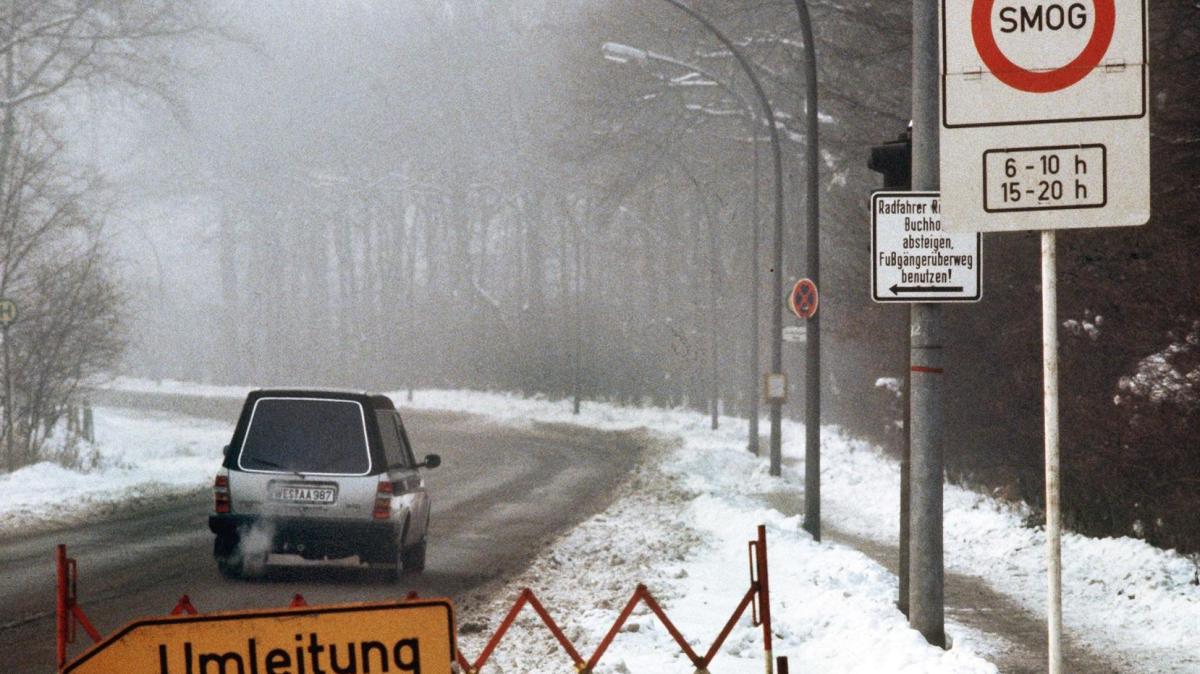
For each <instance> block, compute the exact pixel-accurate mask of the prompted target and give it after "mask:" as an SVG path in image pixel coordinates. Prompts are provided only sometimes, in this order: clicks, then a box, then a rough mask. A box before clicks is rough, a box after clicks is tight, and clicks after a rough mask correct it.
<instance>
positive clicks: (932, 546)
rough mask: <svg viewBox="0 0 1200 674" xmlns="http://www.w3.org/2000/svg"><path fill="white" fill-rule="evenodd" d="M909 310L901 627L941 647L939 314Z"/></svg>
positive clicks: (923, 100) (928, 184)
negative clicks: (905, 584) (907, 515)
mask: <svg viewBox="0 0 1200 674" xmlns="http://www.w3.org/2000/svg"><path fill="white" fill-rule="evenodd" d="M912 24H913V40H912V45H913V78H912V82H913V86H912V117H913V148H912V178H913V181H912V182H913V189H914V190H917V191H930V192H936V191H937V190H938V189H939V188H940V186H941V182H940V180H941V176H940V175H939V174H938V132H939V129H938V124H939V120H938V33H937V30H938V0H913V17H912ZM941 313H942V312H941V307H940V306H939V305H937V304H913V305H912V307H911V320H912V327H911V329H910V332H909V334H910V336H909V361H910V368H909V369H910V373H909V377H910V380H911V390H912V399H911V401H910V403H909V404H910V405H911V406H912V419H911V420H912V428H911V429H910V430H909V433H910V434H911V450H910V451H911V458H910V461H911V465H910V470H911V475H912V485H911V487H912V493H911V499H912V502H911V508H912V519H911V522H910V526H911V540H910V542H909V568H910V571H911V574H912V577H911V578H910V580H909V583H910V586H909V607H908V608H909V613H908V622H909V624H910V625H912V626H913V628H915V629H916V630H918V631H919V632H920V633H921V634H922V635H924V637H925V639H926V640H927V641H928V642H929V643H931V644H934V645H937V646H944V645H945V642H946V635H945V606H944V595H943V593H944V585H943V572H944V568H943V559H942V461H943V456H942V315H941Z"/></svg>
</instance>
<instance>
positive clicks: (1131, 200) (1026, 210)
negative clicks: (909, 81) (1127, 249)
mask: <svg viewBox="0 0 1200 674" xmlns="http://www.w3.org/2000/svg"><path fill="white" fill-rule="evenodd" d="M1146 1H1147V0H943V1H942V5H941V21H942V31H941V56H942V63H941V70H942V133H941V181H942V182H941V187H942V197H943V202H944V203H943V210H944V217H945V220H946V226H947V227H948V228H950V229H955V230H961V231H1016V230H1030V229H1061V228H1074V227H1105V226H1120V225H1142V224H1145V223H1146V221H1147V220H1149V218H1150V125H1149V117H1148V115H1147V110H1148V94H1147V88H1148V82H1149V73H1148V66H1147V58H1146V54H1147V51H1146V43H1147V40H1146V35H1147V17H1146Z"/></svg>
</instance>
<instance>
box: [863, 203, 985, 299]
mask: <svg viewBox="0 0 1200 674" xmlns="http://www.w3.org/2000/svg"><path fill="white" fill-rule="evenodd" d="M982 238H983V236H982V235H981V234H979V233H976V232H950V231H947V230H946V228H945V227H944V226H943V223H942V209H941V200H940V198H939V197H938V193H937V192H876V193H874V194H873V195H871V299H873V300H875V301H876V302H977V301H978V300H979V298H980V297H981V296H982V295H983V285H982V279H983V251H982V245H983V244H982V241H981V239H982Z"/></svg>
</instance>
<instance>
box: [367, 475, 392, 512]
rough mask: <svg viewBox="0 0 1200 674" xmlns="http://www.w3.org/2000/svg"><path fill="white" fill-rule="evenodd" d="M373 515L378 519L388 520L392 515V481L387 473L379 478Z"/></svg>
mask: <svg viewBox="0 0 1200 674" xmlns="http://www.w3.org/2000/svg"><path fill="white" fill-rule="evenodd" d="M371 516H372V517H374V518H375V519H377V520H386V519H388V518H389V517H391V516H392V483H391V481H390V480H388V477H387V475H382V476H380V478H379V486H378V487H376V488H375V509H374V510H373V511H372V512H371Z"/></svg>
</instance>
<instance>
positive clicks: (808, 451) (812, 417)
mask: <svg viewBox="0 0 1200 674" xmlns="http://www.w3.org/2000/svg"><path fill="white" fill-rule="evenodd" d="M795 3H796V12H797V14H798V15H799V18H800V31H801V37H802V38H803V40H804V84H805V92H804V112H805V115H804V117H805V136H806V138H805V140H806V143H805V153H804V155H805V164H806V168H805V172H806V173H807V174H808V175H807V178H808V188H807V189H806V190H805V194H804V201H805V206H806V208H805V216H804V217H805V226H806V229H807V250H806V251H805V254H806V258H807V259H806V261H805V267H807V274H808V278H810V279H812V282H813V283H814V284H816V286H817V287H818V288H820V287H821V236H820V231H821V222H820V211H821V207H820V203H821V202H820V195H821V192H820V190H821V181H820V173H819V171H820V170H821V168H820V161H819V149H818V148H819V145H818V129H817V121H818V120H817V47H816V43H815V42H814V41H813V31H812V18H811V17H810V16H809V14H808V2H807V0H795ZM777 304H778V303H777ZM808 322H809V329H808V344H807V350H806V352H805V368H804V372H805V375H804V529H805V530H806V531H808V533H810V534H812V537H813V540H817V541H819V540H821V316H820V315H819V314H816V315H814V316H813V317H812V318H810V319H808ZM777 338H778V337H777Z"/></svg>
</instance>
